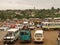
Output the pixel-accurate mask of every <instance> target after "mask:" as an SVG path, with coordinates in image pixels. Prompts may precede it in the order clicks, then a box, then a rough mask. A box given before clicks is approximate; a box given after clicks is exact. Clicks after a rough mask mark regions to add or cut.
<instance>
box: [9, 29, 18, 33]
mask: <svg viewBox="0 0 60 45" xmlns="http://www.w3.org/2000/svg"><path fill="white" fill-rule="evenodd" d="M17 30H18V29H15V28H12V29H9V30H8V31H12V32H16V31H17Z"/></svg>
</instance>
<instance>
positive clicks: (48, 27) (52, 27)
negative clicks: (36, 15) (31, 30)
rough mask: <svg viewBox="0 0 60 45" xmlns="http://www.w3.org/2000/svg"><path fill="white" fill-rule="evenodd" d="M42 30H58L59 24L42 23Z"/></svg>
mask: <svg viewBox="0 0 60 45" xmlns="http://www.w3.org/2000/svg"><path fill="white" fill-rule="evenodd" d="M42 24H43V25H42V28H43V29H60V22H42Z"/></svg>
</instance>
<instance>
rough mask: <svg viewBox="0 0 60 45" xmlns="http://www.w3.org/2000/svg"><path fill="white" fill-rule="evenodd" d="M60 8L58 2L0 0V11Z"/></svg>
mask: <svg viewBox="0 0 60 45" xmlns="http://www.w3.org/2000/svg"><path fill="white" fill-rule="evenodd" d="M34 7H35V8H36V9H50V8H51V7H54V8H60V0H0V10H6V9H33V8H34Z"/></svg>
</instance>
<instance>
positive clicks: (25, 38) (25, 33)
mask: <svg viewBox="0 0 60 45" xmlns="http://www.w3.org/2000/svg"><path fill="white" fill-rule="evenodd" d="M19 35H20V36H19V39H20V42H31V31H30V30H20V34H19Z"/></svg>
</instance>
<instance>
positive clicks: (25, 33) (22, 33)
mask: <svg viewBox="0 0 60 45" xmlns="http://www.w3.org/2000/svg"><path fill="white" fill-rule="evenodd" d="M28 34H29V33H27V32H20V35H28Z"/></svg>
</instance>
